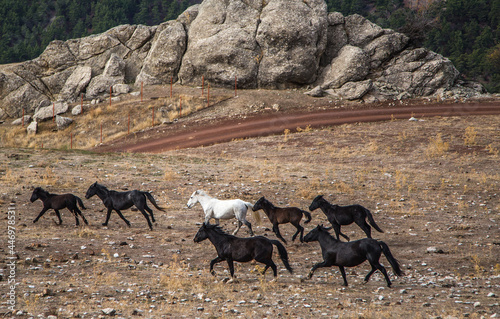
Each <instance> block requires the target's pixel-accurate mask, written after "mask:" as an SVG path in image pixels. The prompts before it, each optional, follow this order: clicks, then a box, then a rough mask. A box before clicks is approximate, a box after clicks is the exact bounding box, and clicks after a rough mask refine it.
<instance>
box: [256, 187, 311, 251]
mask: <svg viewBox="0 0 500 319" xmlns="http://www.w3.org/2000/svg"><path fill="white" fill-rule="evenodd" d="M252 209H253V211H254V212H255V211H257V210H259V209H262V210H263V211H264V212H265V213H266V215H267V217H268V218H269V220H270V221H271V223H273V232H274V233H275V234H276V237H278V238H279V239H281V240H282V241H283V242H284V243H285V244H286V240H285V239H284V238H283V236H281V234H280V229H279V227H278V225H279V224H286V223H291V224H292V225H293V226H295V228H297V232H295V234H294V235H293V236H292V241H294V240H295V238H297V235H298V234H300V242H303V237H304V227H302V226H300V220H301V219H302V215H306V217H307V219H306V221H305V222H304V223H306V224H307V223H309V222H310V221H311V214H310V213H309V212H306V211H305V210H302V209H300V208H297V207H276V206H274V205H273V204H272V203H271V202H270V201H268V200H267V199H266V198H265V197H264V196H262V197H261V198H259V200H258V201H257V202H256V203H255V205H253V208H252Z"/></svg>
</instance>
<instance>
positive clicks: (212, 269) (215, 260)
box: [210, 256, 224, 276]
mask: <svg viewBox="0 0 500 319" xmlns="http://www.w3.org/2000/svg"><path fill="white" fill-rule="evenodd" d="M221 261H224V259H223V258H220V257H219V256H217V258H215V259H213V260H212V261H211V262H210V273H211V274H212V276H215V271H214V265H215V264H217V263H220V262H221Z"/></svg>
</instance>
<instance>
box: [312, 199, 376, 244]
mask: <svg viewBox="0 0 500 319" xmlns="http://www.w3.org/2000/svg"><path fill="white" fill-rule="evenodd" d="M318 208H321V210H322V211H323V213H324V214H325V215H326V217H327V218H328V221H329V222H330V224H332V226H333V230H335V235H336V236H337V240H338V239H339V235H342V237H344V238H345V239H347V240H348V241H349V236H347V235H345V234H343V233H342V232H341V231H340V226H342V225H350V224H352V223H356V224H357V225H358V226H359V227H361V229H362V230H363V231H364V232H365V234H366V237H368V238H372V231H371V228H370V225H372V226H373V228H375V229H376V230H377V231H379V232H381V233H383V232H384V231H383V230H382V229H380V227H378V225H377V223H375V220H374V219H373V216H372V213H371V212H370V211H369V210H368V209H366V208H364V207H363V206H361V205H349V206H339V205H332V204H330V203H329V202H328V201H327V200H326V199H324V198H323V195H318V196H316V198H314V199H313V201H312V203H311V205H310V206H309V210H310V211H313V210H315V209H318ZM367 218H368V221H369V222H370V225H368V223H367V222H366V219H367Z"/></svg>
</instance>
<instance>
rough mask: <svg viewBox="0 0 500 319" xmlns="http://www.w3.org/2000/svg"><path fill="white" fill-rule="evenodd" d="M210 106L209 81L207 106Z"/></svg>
mask: <svg viewBox="0 0 500 319" xmlns="http://www.w3.org/2000/svg"><path fill="white" fill-rule="evenodd" d="M209 106H210V83H207V107H209Z"/></svg>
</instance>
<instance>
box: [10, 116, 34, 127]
mask: <svg viewBox="0 0 500 319" xmlns="http://www.w3.org/2000/svg"><path fill="white" fill-rule="evenodd" d="M30 121H31V115H25V116H24V125H28V124H29V122H30ZM11 124H12V125H22V124H23V117H21V118H19V119H16V120H14V121H12V123H11Z"/></svg>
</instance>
